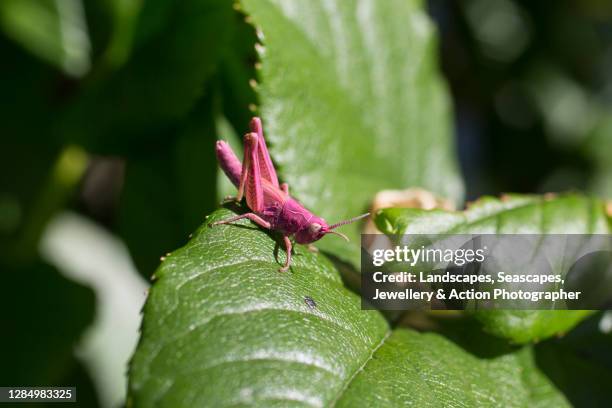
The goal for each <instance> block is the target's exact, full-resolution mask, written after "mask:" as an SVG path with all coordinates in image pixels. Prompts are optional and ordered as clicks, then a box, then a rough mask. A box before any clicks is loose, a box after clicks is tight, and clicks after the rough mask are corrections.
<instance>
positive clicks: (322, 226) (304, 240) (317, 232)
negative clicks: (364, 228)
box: [295, 213, 370, 244]
mask: <svg viewBox="0 0 612 408" xmlns="http://www.w3.org/2000/svg"><path fill="white" fill-rule="evenodd" d="M368 215H370V213H366V214H362V215H360V216H358V217H354V218H351V219H349V220H345V221H340V222H338V223H336V224H333V225H327V223H326V222H325V220H324V219H322V218H318V217H313V218H312V219H311V222H310V223H309V224H308V225H307V226H306V227H305V228H303V229H301V230H300V231H298V232H296V234H295V242H297V243H298V244H310V243H311V242H315V241H318V240H320V239H321V238H323V236H325V234H334V235H339V236H341V237H342V238H344V239H345V240H347V241H348V240H349V239H348V237H347V236H346V235H344V234H342V233H340V232H337V231H333V229H334V228H337V227H339V226H341V225H346V224H350V223H353V222H355V221H358V220H360V219H362V218H365V217H367V216H368Z"/></svg>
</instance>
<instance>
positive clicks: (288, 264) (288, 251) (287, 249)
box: [278, 235, 292, 272]
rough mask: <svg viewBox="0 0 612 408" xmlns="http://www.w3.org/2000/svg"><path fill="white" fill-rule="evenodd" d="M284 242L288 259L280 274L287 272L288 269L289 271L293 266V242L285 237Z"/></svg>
mask: <svg viewBox="0 0 612 408" xmlns="http://www.w3.org/2000/svg"><path fill="white" fill-rule="evenodd" d="M283 241H284V242H285V251H286V252H287V259H286V260H285V265H283V267H282V268H280V269H279V270H278V271H279V272H287V269H289V266H290V265H291V250H292V245H291V240H290V239H289V237H288V236H286V235H284V236H283Z"/></svg>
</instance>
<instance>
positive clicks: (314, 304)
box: [304, 296, 317, 309]
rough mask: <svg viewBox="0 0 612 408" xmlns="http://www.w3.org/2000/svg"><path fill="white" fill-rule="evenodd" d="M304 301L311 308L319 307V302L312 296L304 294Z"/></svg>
mask: <svg viewBox="0 0 612 408" xmlns="http://www.w3.org/2000/svg"><path fill="white" fill-rule="evenodd" d="M304 302H306V304H307V305H308V307H309V308H311V309H315V308H316V307H317V302H315V301H314V299H313V298H311V297H310V296H304Z"/></svg>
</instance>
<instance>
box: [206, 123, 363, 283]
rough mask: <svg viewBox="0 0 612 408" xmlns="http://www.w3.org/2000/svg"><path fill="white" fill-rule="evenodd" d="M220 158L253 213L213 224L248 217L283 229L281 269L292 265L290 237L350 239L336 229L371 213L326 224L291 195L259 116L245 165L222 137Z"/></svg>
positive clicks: (248, 142) (247, 145)
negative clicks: (284, 255)
mask: <svg viewBox="0 0 612 408" xmlns="http://www.w3.org/2000/svg"><path fill="white" fill-rule="evenodd" d="M217 159H218V160H219V165H220V166H221V168H222V169H223V171H224V172H225V174H226V175H227V177H228V178H229V179H230V180H231V182H232V183H234V185H235V186H236V187H238V195H237V196H236V201H241V200H242V197H243V196H246V202H247V205H248V207H249V208H250V209H251V211H252V212H249V213H246V214H241V215H237V216H235V217H231V218H228V219H226V220H223V221H217V222H214V223H212V224H210V226H214V225H219V224H229V223H232V222H234V221H237V220H240V219H242V218H248V219H249V220H251V221H253V222H254V223H255V224H257V225H259V226H260V227H263V228H265V229H268V230H273V231H278V232H280V233H281V234H282V235H283V241H284V243H285V251H286V252H287V258H286V261H285V265H284V266H283V267H282V268H280V269H279V271H281V272H284V271H286V270H287V269H289V266H290V265H291V249H292V244H291V240H290V239H289V237H290V236H294V238H295V242H297V243H298V244H310V243H312V242H315V241H317V240H319V239H321V238H322V237H323V236H324V235H325V234H336V235H340V236H341V237H343V238H344V239H346V240H347V241H348V238H347V237H346V235H344V234H341V233H339V232H336V231H333V229H334V228H337V227H339V226H341V225H345V224H350V223H352V222H355V221H357V220H360V219H362V218H364V217H367V216H368V215H369V213H367V214H363V215H360V216H358V217H355V218H351V219H349V220H345V221H341V222H339V223H336V224H333V225H327V222H325V220H324V219H323V218H320V217H317V216H315V215H314V214H313V213H311V212H310V211H308V210H307V209H306V208H304V207H303V206H302V205H301V204H300V203H299V202H297V200H295V199H294V198H292V197H291V196H290V195H289V187H288V185H287V183H283V184H279V183H278V177H277V176H276V170H275V169H274V165H273V164H272V160H271V159H270V154H269V153H268V148H267V147H266V141H265V140H264V137H263V129H262V126H261V120H260V119H259V118H253V119H252V120H251V132H250V133H247V134H246V135H245V136H244V161H243V163H242V164H240V160H238V158H237V157H236V155H235V154H234V152H233V151H232V148H231V147H230V146H229V145H228V144H227V143H226V142H225V141H222V140H219V141H217Z"/></svg>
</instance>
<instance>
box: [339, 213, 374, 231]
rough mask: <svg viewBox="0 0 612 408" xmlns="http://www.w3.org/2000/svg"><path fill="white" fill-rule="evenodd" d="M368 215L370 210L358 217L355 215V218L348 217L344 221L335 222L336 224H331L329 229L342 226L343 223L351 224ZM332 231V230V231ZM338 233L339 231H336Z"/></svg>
mask: <svg viewBox="0 0 612 408" xmlns="http://www.w3.org/2000/svg"><path fill="white" fill-rule="evenodd" d="M368 215H370V213H369V212H368V213H365V214H361V215H358V216H357V217H353V218H351V219H348V220H344V221H340V222H337V223H335V224H334V225H330V226H329V229H330V230H333V229H334V228H338V227H340V226H342V225H346V224H351V223H353V222H355V221H359V220H360V219H362V218H365V217H367V216H368ZM330 232H331V231H330ZM336 234H338V233H337V232H336Z"/></svg>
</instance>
